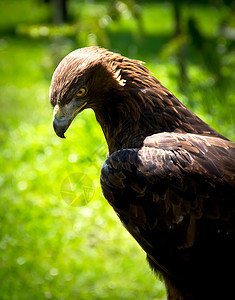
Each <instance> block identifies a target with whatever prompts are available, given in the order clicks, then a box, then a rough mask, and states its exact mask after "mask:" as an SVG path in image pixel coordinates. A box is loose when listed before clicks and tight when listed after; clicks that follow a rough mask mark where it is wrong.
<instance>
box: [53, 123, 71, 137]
mask: <svg viewBox="0 0 235 300" xmlns="http://www.w3.org/2000/svg"><path fill="white" fill-rule="evenodd" d="M53 128H54V131H55V133H56V134H57V135H58V137H60V138H62V139H65V135H64V133H65V131H66V129H67V128H68V122H66V123H65V122H61V121H59V120H58V119H56V118H55V119H54V120H53Z"/></svg>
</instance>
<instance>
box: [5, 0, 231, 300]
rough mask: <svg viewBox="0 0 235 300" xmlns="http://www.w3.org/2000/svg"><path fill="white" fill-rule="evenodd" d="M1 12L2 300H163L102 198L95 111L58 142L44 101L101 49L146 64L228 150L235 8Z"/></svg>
mask: <svg viewBox="0 0 235 300" xmlns="http://www.w3.org/2000/svg"><path fill="white" fill-rule="evenodd" d="M188 2H189V1H179V0H178V1H170V0H169V1H132V0H126V1H76V0H67V1H62V0H58V1H57V0H52V1H43V0H41V1H40V0H11V1H9V0H1V2H0V152H1V155H0V199H1V201H0V205H1V210H0V218H1V221H0V299H164V298H165V289H164V285H163V284H162V283H161V282H160V280H159V279H157V280H156V278H155V277H154V275H153V274H152V272H151V271H150V270H149V267H148V265H147V263H146V261H145V255H144V253H143V251H142V250H141V249H140V247H139V246H138V245H137V243H136V242H135V241H134V240H133V239H132V237H131V236H129V234H128V233H127V232H126V231H125V229H124V228H123V227H122V225H121V224H120V222H119V220H118V218H117V217H116V215H115V214H114V212H113V211H112V209H111V207H110V206H109V205H108V204H107V202H106V201H105V199H104V198H103V197H102V193H101V189H100V185H99V174H100V169H101V167H102V163H103V162H104V160H105V157H106V151H107V147H106V144H105V141H104V137H103V135H102V132H101V129H100V127H99V125H98V124H97V123H96V121H95V117H94V113H93V112H92V111H89V110H87V111H84V112H82V113H81V114H80V115H79V116H78V117H77V118H76V120H75V121H74V122H73V124H72V126H71V128H70V130H69V131H68V132H67V134H66V136H67V139H66V140H61V139H59V138H58V137H57V136H56V135H55V134H54V132H53V129H52V108H51V106H50V104H49V99H48V92H49V85H50V79H51V76H52V74H53V71H54V69H55V67H56V65H57V64H58V62H59V61H60V60H61V59H62V58H63V57H64V56H65V55H66V54H68V53H69V52H70V51H72V50H74V49H76V48H79V47H84V46H91V45H99V46H103V47H106V48H108V49H110V50H112V51H117V52H120V53H121V54H123V55H126V56H129V57H131V58H135V59H139V60H142V61H145V62H146V66H147V67H148V68H149V69H150V70H151V71H152V72H153V73H154V75H155V76H156V77H157V78H158V79H159V80H160V81H161V82H162V83H163V84H164V85H165V86H166V87H168V88H169V89H170V90H171V91H172V92H173V93H174V94H175V95H176V96H177V97H178V98H179V99H180V100H181V101H182V102H183V103H184V104H185V105H186V106H188V107H189V108H190V109H192V110H193V111H194V112H195V113H196V114H198V115H199V116H200V117H201V118H202V119H203V120H204V121H206V122H207V123H209V124H210V125H211V126H212V127H214V128H215V129H216V130H218V131H219V132H220V133H222V134H224V135H225V136H227V137H228V138H230V139H232V140H234V113H235V111H234V104H235V100H234V85H235V84H234V79H235V72H234V67H235V52H234V43H235V21H234V19H233V18H232V17H233V16H234V14H233V13H234V10H233V9H234V3H233V2H232V1H229V0H227V1H225V0H224V1H222V0H217V1H190V3H191V4H190V5H189V4H188Z"/></svg>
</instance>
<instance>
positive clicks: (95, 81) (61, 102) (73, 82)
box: [50, 47, 126, 138]
mask: <svg viewBox="0 0 235 300" xmlns="http://www.w3.org/2000/svg"><path fill="white" fill-rule="evenodd" d="M123 58H124V57H122V56H121V55H120V54H116V53H112V52H109V51H107V50H105V49H102V48H99V47H87V48H81V49H78V50H75V51H73V52H71V53H70V54H68V55H67V56H66V57H65V58H64V59H63V60H62V61H61V62H60V64H59V65H58V67H57V68H56V70H55V72H54V74H53V77H52V81H51V86H50V102H51V104H52V106H53V108H54V112H53V127H54V130H55V132H56V134H57V135H58V136H59V137H61V138H65V136H64V133H65V132H66V130H67V129H68V127H69V125H70V124H71V122H72V121H73V119H74V118H75V117H76V115H77V114H78V113H80V112H81V111H82V110H84V109H85V108H92V109H93V110H94V111H95V112H96V111H97V110H101V109H103V107H104V106H105V105H106V104H107V101H108V99H112V94H116V95H117V94H118V93H121V92H122V90H123V88H124V86H125V83H126V80H125V79H123V78H122V74H121V68H120V62H121V61H122V60H123Z"/></svg>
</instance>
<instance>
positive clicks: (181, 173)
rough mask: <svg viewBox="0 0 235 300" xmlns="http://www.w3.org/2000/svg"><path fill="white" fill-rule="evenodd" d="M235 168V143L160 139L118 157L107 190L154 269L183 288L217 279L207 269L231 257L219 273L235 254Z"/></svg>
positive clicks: (105, 181)
mask: <svg viewBox="0 0 235 300" xmlns="http://www.w3.org/2000/svg"><path fill="white" fill-rule="evenodd" d="M234 166H235V144H234V143H232V142H230V141H227V140H223V139H220V138H218V137H209V136H206V137H205V136H200V135H196V134H187V133H184V134H183V133H182V134H179V133H160V134H155V135H152V136H149V137H147V138H146V139H145V141H144V144H143V147H142V148H140V149H124V150H119V151H116V152H115V153H113V154H112V155H111V156H110V157H109V158H108V159H107V160H106V162H105V164H104V166H103V168H102V172H101V186H102V190H103V193H104V196H105V198H106V199H107V200H108V201H109V203H110V204H111V205H112V207H113V208H114V210H115V211H116V213H117V214H118V216H119V217H120V219H121V221H122V223H123V224H124V226H125V227H126V228H127V230H128V231H129V232H130V233H131V235H132V236H133V237H134V238H135V239H136V240H137V242H138V243H139V244H140V245H141V247H142V248H143V249H144V250H145V251H146V253H147V256H148V260H149V261H150V264H151V266H152V267H153V268H154V269H155V270H158V271H160V273H161V274H162V275H163V276H164V277H165V280H166V278H168V279H169V280H170V281H172V282H174V285H176V286H177V284H178V286H179V285H180V282H181V281H182V282H184V285H186V284H185V281H187V282H188V284H189V285H190V280H193V278H194V280H196V277H197V276H201V277H202V274H198V272H199V270H200V269H201V272H202V273H203V272H205V276H207V275H208V276H209V273H208V274H207V275H206V272H207V271H205V270H210V272H211V270H212V269H211V268H213V267H214V264H215V261H216V258H217V257H218V255H222V256H224V257H222V258H221V257H220V262H219V265H217V270H218V271H223V270H220V269H221V268H223V266H224V267H225V264H227V263H228V260H229V259H231V256H232V255H233V251H234V246H232V235H233V234H234V206H235V205H234V203H235V189H234V185H235V167H234ZM229 257H230V258H229ZM210 259H211V260H210ZM233 261H234V260H233ZM233 265H234V263H233ZM205 278H206V277H205ZM166 282H167V280H166ZM201 286H203V284H201ZM168 288H169V287H168ZM180 289H181V291H182V287H181V288H180ZM190 290H192V288H190Z"/></svg>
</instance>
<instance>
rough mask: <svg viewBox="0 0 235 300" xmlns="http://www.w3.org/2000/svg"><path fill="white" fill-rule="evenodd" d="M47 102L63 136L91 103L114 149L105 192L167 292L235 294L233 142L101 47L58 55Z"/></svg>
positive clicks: (173, 295) (143, 71)
mask: <svg viewBox="0 0 235 300" xmlns="http://www.w3.org/2000/svg"><path fill="white" fill-rule="evenodd" d="M50 101H51V104H52V106H53V107H54V115H53V126H54V129H55V132H56V134H57V135H58V136H59V137H61V138H64V133H65V131H66V130H67V129H68V127H69V125H70V123H71V122H72V120H73V119H74V118H75V117H76V115H77V114H78V113H80V112H81V111H82V110H84V109H85V108H92V109H93V110H94V112H95V116H96V119H97V121H98V122H99V124H100V125H101V127H102V130H103V132H104V135H105V138H106V141H107V144H108V148H109V156H108V158H107V160H106V161H105V163H104V165H103V167H102V170H101V186H102V190H103V194H104V196H105V198H106V199H107V200H108V202H109V203H110V205H111V206H112V207H113V209H114V210H115V212H116V213H117V215H118V217H119V218H120V220H121V222H122V223H123V225H124V226H125V228H126V229H127V230H128V231H129V233H130V234H131V235H132V236H133V237H134V238H135V239H136V241H137V242H138V243H139V244H140V246H141V247H142V248H143V249H144V251H145V252H146V254H147V260H148V262H149V264H150V266H151V267H152V269H153V270H154V271H156V273H158V274H160V276H161V277H162V278H163V280H164V281H165V285H166V289H167V294H168V299H175V300H176V299H232V298H234V299H235V292H234V287H233V284H234V270H235V264H234V256H235V242H234V223H235V222H234V215H235V214H234V203H235V189H234V186H235V144H234V143H232V142H231V141H229V140H228V139H227V138H225V137H224V136H222V135H221V134H219V133H218V132H216V131H215V130H214V129H212V128H211V127H210V126H209V125H207V124H206V123H204V122H203V121H202V120H201V119H200V118H198V117H197V116H196V115H195V114H194V113H192V112H191V111H190V110H189V109H188V108H186V107H185V106H184V105H183V104H182V103H181V102H180V101H179V100H178V99H177V98H176V97H175V96H174V95H173V94H172V93H171V92H170V91H169V90H167V89H166V88H165V87H164V86H162V84H161V83H160V82H159V81H158V80H157V79H156V78H155V77H153V76H152V75H151V74H150V72H149V70H148V69H147V68H146V67H145V66H143V64H142V63H141V62H140V61H137V60H132V59H129V58H126V57H124V56H122V55H120V54H117V53H112V52H110V51H107V50H105V49H102V48H99V47H88V48H82V49H78V50H76V51H74V52H72V53H70V54H69V55H67V56H66V57H65V58H64V59H63V60H62V61H61V63H60V64H59V65H58V67H57V69H56V70H55V73H54V75H53V78H52V83H51V87H50Z"/></svg>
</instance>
